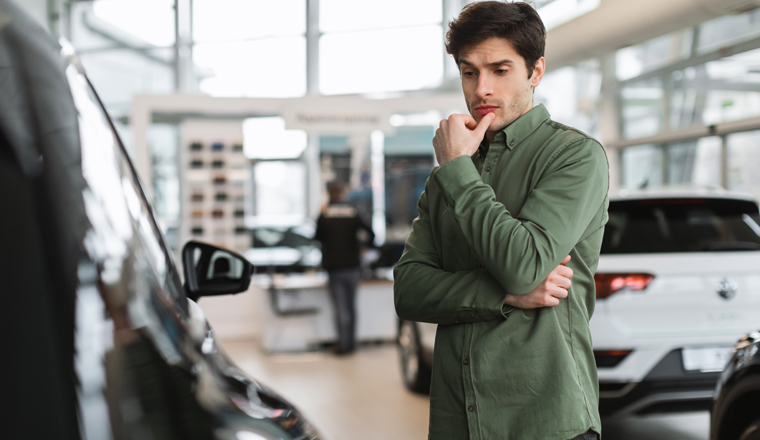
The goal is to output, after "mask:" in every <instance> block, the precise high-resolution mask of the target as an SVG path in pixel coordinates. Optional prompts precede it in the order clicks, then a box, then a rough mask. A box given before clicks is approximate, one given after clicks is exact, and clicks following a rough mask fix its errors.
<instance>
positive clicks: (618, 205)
mask: <svg viewBox="0 0 760 440" xmlns="http://www.w3.org/2000/svg"><path fill="white" fill-rule="evenodd" d="M609 215H610V219H609V222H608V223H607V226H606V227H605V231H604V239H603V241H602V251H601V253H602V254H627V253H661V252H705V251H742V250H760V216H759V215H758V207H757V205H756V204H755V203H754V202H751V201H745V200H730V199H707V198H705V199H700V198H684V199H651V200H626V201H613V202H611V203H610V207H609Z"/></svg>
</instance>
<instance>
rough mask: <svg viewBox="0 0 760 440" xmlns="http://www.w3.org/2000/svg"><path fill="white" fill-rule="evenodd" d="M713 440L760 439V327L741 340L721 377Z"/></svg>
mask: <svg viewBox="0 0 760 440" xmlns="http://www.w3.org/2000/svg"><path fill="white" fill-rule="evenodd" d="M710 439H711V440H760V331H757V332H754V333H750V334H748V335H746V336H744V337H743V338H741V339H740V340H739V342H737V343H736V347H735V348H734V353H733V355H732V356H731V359H730V360H729V361H728V364H726V368H725V369H724V370H723V373H722V374H721V376H720V379H719V380H718V386H717V388H716V389H715V398H714V401H713V407H712V411H711V420H710Z"/></svg>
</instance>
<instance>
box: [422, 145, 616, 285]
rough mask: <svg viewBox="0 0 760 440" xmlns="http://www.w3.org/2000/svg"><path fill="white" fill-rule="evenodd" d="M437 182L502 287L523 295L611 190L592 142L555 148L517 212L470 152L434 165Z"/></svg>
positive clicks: (561, 255)
mask: <svg viewBox="0 0 760 440" xmlns="http://www.w3.org/2000/svg"><path fill="white" fill-rule="evenodd" d="M434 179H435V182H436V184H437V185H438V188H439V189H440V191H441V194H442V195H443V197H444V199H445V200H446V203H447V205H448V207H449V211H450V212H451V213H452V215H453V216H454V218H455V220H456V221H457V223H458V224H459V227H460V228H461V230H462V232H463V234H464V236H465V238H466V239H467V242H468V243H469V245H470V248H471V249H472V251H473V253H474V254H475V255H476V256H477V258H478V259H479V260H480V262H481V264H482V265H483V266H484V267H485V269H486V270H487V271H488V272H489V273H490V274H492V275H493V276H494V277H495V279H496V280H497V281H498V283H499V285H500V286H501V287H502V288H503V289H504V291H506V292H509V293H510V294H513V295H522V294H526V293H529V292H531V291H532V290H533V289H535V288H536V287H537V286H538V285H539V284H540V283H541V282H542V281H543V280H544V279H545V278H546V277H547V276H548V275H549V274H550V272H551V271H552V269H554V268H555V267H557V265H558V264H559V263H560V262H561V261H562V259H563V258H565V256H567V255H568V254H570V251H571V250H572V249H573V248H574V247H575V245H576V244H577V243H578V242H579V241H580V239H581V238H582V235H583V233H584V232H585V231H586V230H587V229H588V228H589V226H592V227H593V225H590V223H591V221H592V220H593V219H594V217H595V216H596V215H597V213H598V211H599V208H600V207H601V205H602V203H604V200H605V197H606V194H607V190H608V165H607V158H606V155H605V153H604V150H602V148H601V146H600V145H599V144H598V143H596V142H595V141H593V140H591V139H586V138H581V139H578V140H576V141H574V142H571V143H569V144H568V145H565V146H564V147H560V148H559V149H558V151H557V152H556V153H555V155H554V157H553V158H552V159H551V160H550V161H549V164H548V165H547V167H546V169H545V170H544V171H543V175H542V177H541V178H540V181H539V182H538V184H537V186H536V188H534V189H533V191H532V192H531V193H530V195H529V196H528V198H527V200H526V202H525V203H524V205H523V206H522V208H521V210H520V212H519V214H518V215H516V216H515V215H513V214H512V213H510V212H509V211H507V208H506V207H505V206H504V205H503V204H502V203H500V202H498V201H497V200H496V196H495V194H494V191H493V189H492V188H491V187H490V186H489V185H487V184H485V183H484V182H483V181H482V180H481V178H480V174H479V173H478V171H477V169H476V168H475V166H474V165H473V163H472V160H471V159H470V158H469V157H458V158H457V159H454V160H452V161H451V162H449V163H448V164H446V166H444V167H441V168H439V169H438V170H437V172H436V173H435V174H434ZM599 227H602V225H601V224H600V225H599Z"/></svg>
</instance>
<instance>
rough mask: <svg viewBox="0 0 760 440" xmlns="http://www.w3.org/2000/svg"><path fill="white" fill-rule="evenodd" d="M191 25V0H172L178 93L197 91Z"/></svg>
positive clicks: (175, 71)
mask: <svg viewBox="0 0 760 440" xmlns="http://www.w3.org/2000/svg"><path fill="white" fill-rule="evenodd" d="M192 23H193V2H192V0H174V88H175V91H176V92H178V93H196V92H197V91H198V84H197V81H196V78H195V65H194V64H193V31H192V26H193V25H192Z"/></svg>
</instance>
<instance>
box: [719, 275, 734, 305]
mask: <svg viewBox="0 0 760 440" xmlns="http://www.w3.org/2000/svg"><path fill="white" fill-rule="evenodd" d="M738 288H739V286H737V285H736V281H734V280H732V279H731V278H724V279H723V281H721V282H720V283H719V284H718V287H717V288H716V289H715V291H716V292H718V295H720V297H721V298H723V299H725V300H730V299H733V298H734V297H735V296H736V290H737V289H738Z"/></svg>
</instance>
